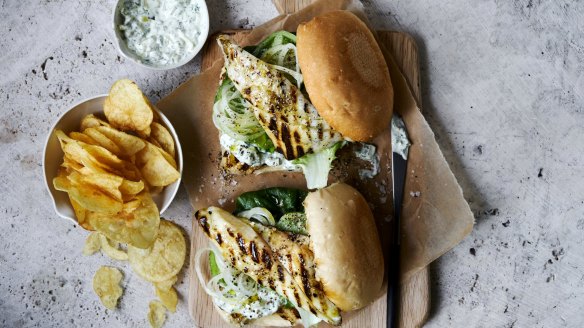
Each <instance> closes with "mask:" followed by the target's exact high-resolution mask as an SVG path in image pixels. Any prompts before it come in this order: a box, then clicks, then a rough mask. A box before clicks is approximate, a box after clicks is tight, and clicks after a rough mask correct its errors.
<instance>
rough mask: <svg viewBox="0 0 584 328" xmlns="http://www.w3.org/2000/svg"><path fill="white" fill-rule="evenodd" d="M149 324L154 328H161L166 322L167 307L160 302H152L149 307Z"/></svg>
mask: <svg viewBox="0 0 584 328" xmlns="http://www.w3.org/2000/svg"><path fill="white" fill-rule="evenodd" d="M148 308H149V311H148V322H149V323H150V326H151V327H152V328H161V327H162V325H164V321H165V320H166V307H165V306H164V304H162V303H161V302H160V301H151V302H150V304H149V305H148Z"/></svg>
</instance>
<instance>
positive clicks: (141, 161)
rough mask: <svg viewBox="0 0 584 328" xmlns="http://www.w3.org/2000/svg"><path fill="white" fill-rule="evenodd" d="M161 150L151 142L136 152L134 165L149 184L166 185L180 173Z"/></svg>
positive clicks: (176, 178) (173, 180)
mask: <svg viewBox="0 0 584 328" xmlns="http://www.w3.org/2000/svg"><path fill="white" fill-rule="evenodd" d="M162 152H163V150H161V149H160V148H158V147H156V146H154V145H153V144H151V143H149V142H148V143H146V147H144V149H142V150H141V151H140V152H138V153H137V154H136V165H137V166H138V168H139V169H140V172H142V176H143V177H144V179H145V180H146V182H148V184H149V185H151V186H161V187H164V186H168V185H169V184H171V183H173V182H175V181H176V180H178V178H179V177H180V173H179V172H178V171H177V170H176V169H175V168H174V167H173V166H172V164H171V163H169V162H168V160H167V159H166V158H165V156H164V155H163V154H162Z"/></svg>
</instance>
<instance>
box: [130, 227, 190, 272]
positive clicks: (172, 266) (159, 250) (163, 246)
mask: <svg viewBox="0 0 584 328" xmlns="http://www.w3.org/2000/svg"><path fill="white" fill-rule="evenodd" d="M186 250H187V247H186V242H185V238H184V236H183V234H182V231H181V229H180V228H179V227H178V226H177V225H175V224H173V223H171V222H170V221H166V220H164V219H163V220H160V228H159V231H158V237H156V240H155V241H154V244H153V245H152V247H150V248H147V249H139V248H136V247H131V246H129V245H128V257H129V260H130V265H131V266H132V269H133V270H134V272H136V273H137V274H139V275H140V276H141V277H142V278H144V279H146V280H148V281H150V282H161V281H165V280H168V279H170V278H172V277H173V276H175V275H177V274H178V273H179V271H180V269H181V268H182V267H183V264H184V262H185V256H186Z"/></svg>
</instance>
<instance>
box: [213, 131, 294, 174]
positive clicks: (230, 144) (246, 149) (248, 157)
mask: <svg viewBox="0 0 584 328" xmlns="http://www.w3.org/2000/svg"><path fill="white" fill-rule="evenodd" d="M219 143H220V144H221V147H223V149H225V150H228V151H229V152H230V153H231V154H233V156H235V158H237V159H238V160H239V161H240V162H242V163H245V164H247V165H249V166H254V167H258V166H262V165H266V166H270V167H273V168H277V169H279V170H286V171H300V170H301V169H302V168H301V167H300V166H298V165H296V164H294V163H292V162H291V161H289V160H287V159H286V158H285V157H284V155H282V154H280V153H278V152H276V151H275V152H272V153H270V152H267V151H264V150H263V149H261V148H259V147H257V146H256V145H252V144H249V143H246V142H243V141H241V140H236V139H234V138H232V137H230V136H229V135H227V134H225V133H222V134H221V136H220V137H219Z"/></svg>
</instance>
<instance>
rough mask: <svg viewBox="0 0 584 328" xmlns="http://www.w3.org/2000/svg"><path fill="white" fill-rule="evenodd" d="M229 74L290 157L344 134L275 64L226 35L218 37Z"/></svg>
mask: <svg viewBox="0 0 584 328" xmlns="http://www.w3.org/2000/svg"><path fill="white" fill-rule="evenodd" d="M217 41H218V42H219V46H220V47H221V50H222V51H223V54H224V58H225V69H226V72H227V75H228V76H229V78H230V79H231V81H233V84H234V85H235V87H236V88H237V89H238V90H239V91H240V92H241V94H242V96H243V98H244V99H246V100H247V101H248V102H250V103H251V105H252V106H251V107H252V108H253V111H254V115H255V116H256V118H257V119H258V121H259V122H260V124H261V125H262V127H263V128H264V130H265V131H266V133H267V135H268V137H270V140H271V141H272V142H273V143H274V146H275V147H276V150H277V151H278V152H280V153H282V154H283V155H284V157H285V158H286V159H288V160H292V159H296V158H298V157H301V156H303V155H305V154H309V153H312V152H317V151H320V150H323V149H326V148H329V147H331V146H332V145H334V144H335V143H336V142H338V141H341V140H342V136H341V135H340V134H339V133H338V132H336V131H334V130H332V128H331V127H330V125H328V123H326V121H325V120H324V119H323V118H322V117H320V116H319V115H318V112H317V111H316V109H315V108H314V106H313V105H312V104H311V103H310V102H309V101H308V99H307V98H306V97H305V96H304V95H303V94H302V92H300V90H299V89H298V87H297V86H296V85H294V84H292V83H291V82H290V81H288V80H287V79H286V78H285V77H284V75H283V74H282V73H280V71H278V70H277V69H276V68H274V66H272V65H270V64H268V63H266V62H264V61H261V60H259V59H257V58H256V57H254V56H253V55H251V54H250V53H248V52H246V51H244V50H243V49H242V48H241V47H239V46H238V45H236V44H234V43H233V42H232V41H231V40H230V39H229V38H227V37H226V36H219V37H218V38H217Z"/></svg>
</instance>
